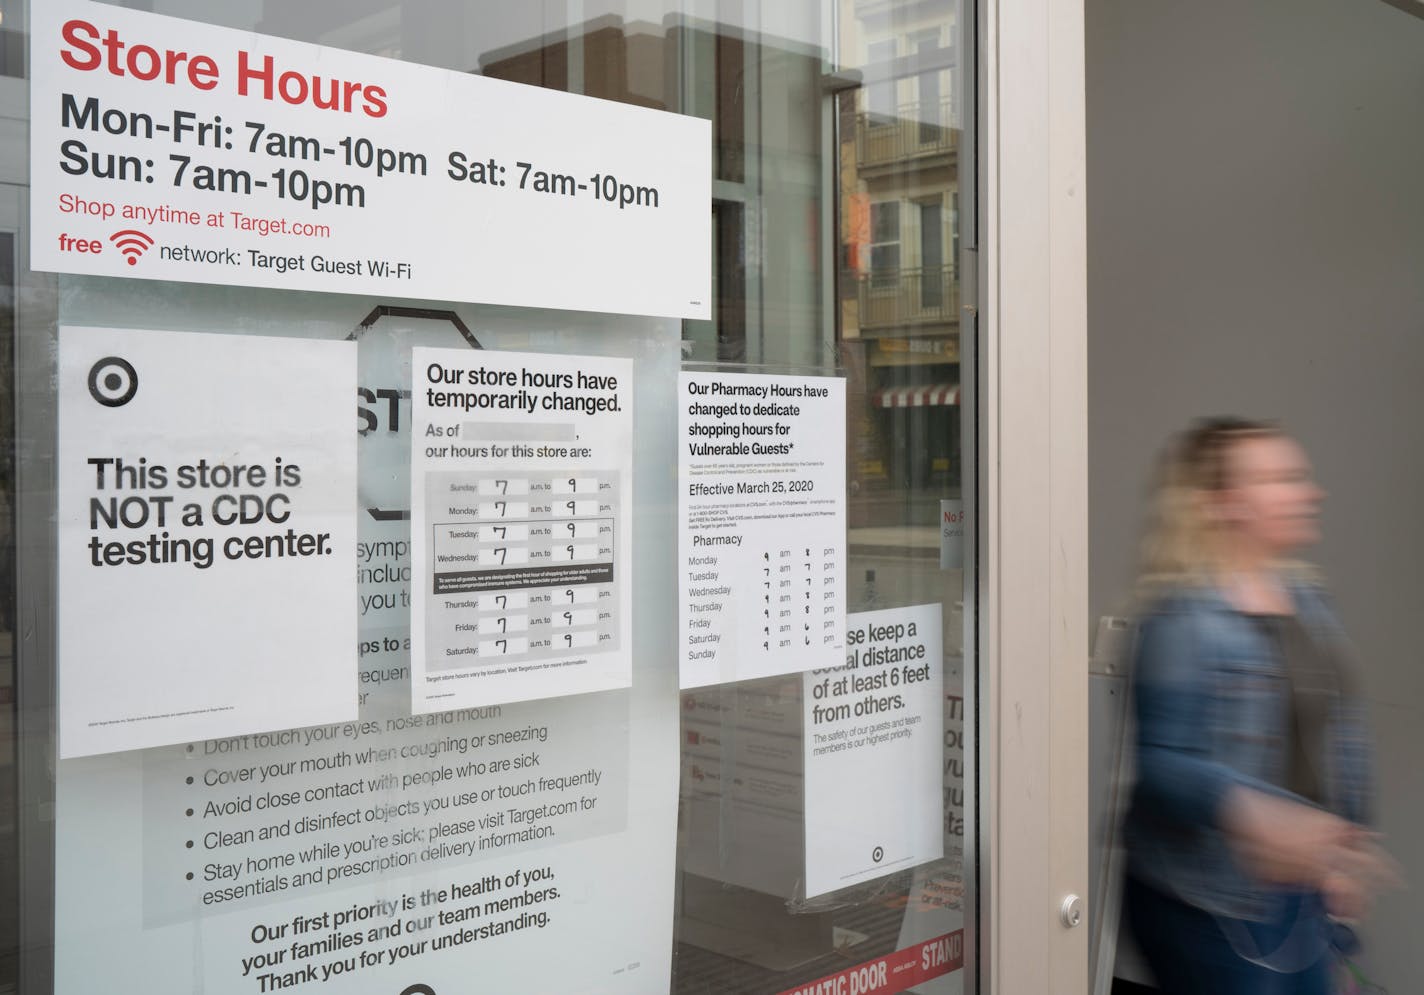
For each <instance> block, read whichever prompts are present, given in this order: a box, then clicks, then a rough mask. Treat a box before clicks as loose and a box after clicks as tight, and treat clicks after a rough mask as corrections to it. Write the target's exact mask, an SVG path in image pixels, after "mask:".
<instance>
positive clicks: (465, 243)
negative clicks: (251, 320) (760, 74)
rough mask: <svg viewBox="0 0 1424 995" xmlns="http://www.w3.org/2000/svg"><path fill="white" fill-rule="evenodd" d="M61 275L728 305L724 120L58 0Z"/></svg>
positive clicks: (36, 13)
mask: <svg viewBox="0 0 1424 995" xmlns="http://www.w3.org/2000/svg"><path fill="white" fill-rule="evenodd" d="M32 16H33V18H34V22H35V23H34V26H33V29H32V32H31V38H32V41H33V44H32V53H33V70H32V82H31V106H30V111H31V123H32V137H31V145H30V147H31V153H30V154H31V159H30V176H31V187H32V202H31V225H30V230H31V257H32V266H33V268H35V269H37V270H46V271H52V272H59V273H84V274H95V275H101V276H125V277H135V278H139V279H151V280H175V281H182V282H193V283H216V284H229V285H235V286H253V287H276V288H284V289H291V290H320V291H334V292H341V293H353V292H354V293H369V294H387V295H395V296H400V297H415V298H434V299H442V300H458V301H477V302H488V303H495V304H507V305H515V306H534V307H542V308H563V309H572V310H583V311H603V312H612V313H621V314H646V315H654V316H666V317H678V318H707V317H708V316H709V315H710V309H709V294H710V287H709V282H710V273H711V249H710V246H711V230H710V226H711V214H710V211H709V205H710V204H711V167H710V161H711V157H710V156H709V155H708V149H709V146H710V142H711V125H710V123H709V122H707V121H705V120H701V119H698V118H692V117H686V116H683V115H678V114H671V113H665V112H661V111H654V110H650V109H647V108H642V107H635V106H631V105H628V104H620V103H615V102H613V101H607V100H599V99H594V98H589V97H583V96H578V95H575V94H568V93H561V92H558V91H553V90H547V89H542V88H538V87H532V86H524V85H520V84H515V83H509V82H505V81H502V80H496V79H490V78H486V77H482V76H475V75H471V74H469V73H463V72H450V71H448V70H443V69H437V68H432V67H429V66H421V65H415V64H411V63H406V62H400V61H395V60H391V59H384V58H378V57H376V56H370V55H364V54H359V53H353V52H347V51H343V50H340V49H333V48H327V47H322V46H317V45H310V44H305V43H301V42H295V41H288V40H285V39H280V38H271V37H267V36H263V35H258V34H253V33H250V32H245V31H236V30H232V29H228V28H220V27H214V26H211V25H207V24H201V23H197V22H193V21H185V20H179V19H176V18H171V17H164V16H159V15H156V14H151V13H146V12H142V11H136V10H127V9H124V8H120V7H114V6H109V5H107V4H98V3H90V2H85V0H50V2H46V3H40V4H36V5H35V7H34V10H33V12H32Z"/></svg>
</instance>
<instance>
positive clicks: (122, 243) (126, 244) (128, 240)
mask: <svg viewBox="0 0 1424 995" xmlns="http://www.w3.org/2000/svg"><path fill="white" fill-rule="evenodd" d="M109 241H110V242H113V243H114V247H115V248H117V249H118V250H119V251H120V252H122V253H123V254H124V258H125V259H127V260H128V261H129V265H130V266H133V265H135V264H137V263H138V261H139V260H140V259H141V258H143V254H144V253H145V252H147V251H148V250H149V249H151V248H153V238H152V236H150V235H149V234H148V233H147V232H141V231H139V230H138V229H137V228H125V229H124V230H123V231H116V232H114V233H113V234H112V235H110V236H109Z"/></svg>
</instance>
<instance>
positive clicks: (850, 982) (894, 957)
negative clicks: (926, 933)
mask: <svg viewBox="0 0 1424 995" xmlns="http://www.w3.org/2000/svg"><path fill="white" fill-rule="evenodd" d="M963 966H964V930H962V929H956V930H955V931H954V932H953V933H945V934H944V935H943V936H937V937H935V938H934V939H932V940H925V941H924V942H923V943H916V944H915V945H914V946H910V947H906V948H905V949H904V950H896V951H895V952H894V953H893V954H886V955H885V956H884V957H877V958H876V959H875V960H868V961H866V962H865V963H864V964H857V965H856V966H855V967H848V968H846V969H845V970H843V971H837V972H836V973H835V974H828V975H826V976H825V977H824V978H817V979H816V980H815V981H808V982H806V983H805V984H802V985H797V986H796V987H795V988H788V989H786V990H785V991H782V992H778V993H777V995H896V993H898V992H903V991H905V990H906V989H908V988H911V987H913V986H915V985H918V984H921V983H923V982H926V981H932V980H933V979H935V978H938V977H942V976H943V975H946V974H948V973H950V972H951V971H957V970H959V969H960V968H961V967H963Z"/></svg>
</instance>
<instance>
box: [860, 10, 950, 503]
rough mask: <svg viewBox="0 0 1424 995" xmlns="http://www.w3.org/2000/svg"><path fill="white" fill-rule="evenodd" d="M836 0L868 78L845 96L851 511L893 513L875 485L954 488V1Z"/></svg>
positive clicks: (925, 490) (933, 490)
mask: <svg viewBox="0 0 1424 995" xmlns="http://www.w3.org/2000/svg"><path fill="white" fill-rule="evenodd" d="M891 7H892V5H891V4H889V3H885V2H883V0H843V4H842V16H843V17H846V18H854V19H855V20H857V21H859V22H860V25H861V31H859V32H855V33H853V34H852V36H853V37H856V38H858V39H860V48H859V49H858V50H857V51H850V52H843V53H842V62H843V63H844V64H847V65H853V66H863V67H864V70H863V84H862V85H861V86H860V87H858V88H856V89H854V90H849V91H847V92H845V93H843V94H842V95H841V97H840V149H839V157H840V167H841V174H840V194H841V203H842V204H843V210H842V214H841V219H840V247H841V259H840V264H841V269H840V294H839V314H838V323H839V334H840V339H841V346H842V352H843V354H844V356H845V362H846V365H847V367H848V368H849V369H850V370H851V374H852V389H853V390H855V389H856V388H859V391H857V393H860V394H861V397H862V398H863V401H860V400H858V401H854V402H852V408H851V424H850V426H849V431H850V436H851V451H852V463H851V466H850V467H849V470H850V477H851V481H852V489H853V491H854V493H855V495H856V496H857V497H858V498H860V499H863V501H862V502H860V504H861V507H859V508H858V509H856V510H854V511H853V513H852V514H853V518H855V519H857V520H858V521H859V522H860V523H862V524H877V523H880V521H881V519H882V518H883V517H885V515H887V514H889V515H891V517H890V518H889V519H887V520H886V523H887V524H888V523H889V521H892V520H899V515H898V514H894V513H890V511H889V509H888V508H881V509H879V510H877V508H876V502H875V495H876V494H877V493H880V492H885V491H891V490H893V491H896V492H901V493H903V492H907V491H908V492H909V493H910V494H912V495H917V496H923V497H925V498H934V497H939V496H946V495H949V494H952V493H957V490H958V486H959V481H960V470H961V468H960V466H959V442H958V439H959V421H958V403H959V281H958V276H957V272H956V261H957V258H958V249H959V238H958V232H959V216H958V212H959V209H958V189H959V185H958V165H959V163H958V146H959V134H960V131H959V112H960V108H959V107H958V106H957V104H956V100H957V96H956V93H955V86H954V75H955V69H956V68H957V61H958V60H957V58H956V51H957V37H956V36H957V31H958V23H957V21H956V19H955V17H954V14H953V8H952V7H951V6H949V5H937V4H936V5H930V4H926V5H923V6H920V7H916V8H912V10H915V11H918V12H919V16H917V17H916V16H913V15H911V16H909V17H908V18H907V16H906V13H907V12H906V11H905V10H904V9H900V8H897V9H896V14H895V17H893V18H892V17H891V16H890V11H891Z"/></svg>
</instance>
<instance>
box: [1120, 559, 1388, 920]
mask: <svg viewBox="0 0 1424 995" xmlns="http://www.w3.org/2000/svg"><path fill="white" fill-rule="evenodd" d="M1291 595H1292V598H1293V599H1294V602H1295V607H1296V613H1297V616H1298V618H1299V619H1300V621H1301V623H1302V625H1303V626H1304V627H1305V630H1306V632H1307V633H1309V635H1310V636H1311V638H1312V639H1315V640H1317V641H1318V643H1319V645H1320V646H1321V647H1322V649H1324V650H1325V651H1326V652H1330V653H1332V654H1335V655H1336V658H1337V659H1341V658H1342V656H1343V655H1345V654H1348V648H1347V647H1346V644H1345V639H1344V633H1343V631H1342V629H1341V627H1340V624H1339V622H1338V620H1337V619H1336V616H1335V613H1334V611H1333V610H1332V609H1331V607H1330V604H1329V602H1328V599H1327V598H1326V596H1325V593H1324V592H1323V591H1322V590H1321V589H1320V588H1318V587H1316V586H1313V585H1310V584H1306V583H1296V584H1293V585H1292V587H1291ZM1134 657H1135V658H1134V677H1133V679H1134V705H1135V712H1136V719H1137V723H1136V724H1137V733H1136V735H1137V780H1136V783H1135V785H1134V787H1133V793H1132V804H1131V808H1130V810H1129V812H1128V815H1127V821H1126V826H1125V839H1126V843H1127V848H1128V854H1129V867H1130V870H1131V873H1132V874H1133V875H1135V876H1136V877H1137V878H1138V879H1139V880H1141V881H1142V882H1144V883H1145V884H1148V885H1151V886H1153V887H1155V888H1156V889H1157V890H1159V891H1162V892H1165V893H1166V894H1169V895H1173V896H1175V897H1177V898H1178V899H1180V900H1181V901H1184V902H1186V903H1187V904H1189V905H1193V906H1195V907H1197V908H1200V909H1203V910H1205V911H1208V912H1211V913H1213V914H1216V915H1221V916H1227V917H1230V918H1236V919H1249V920H1257V921H1264V920H1267V919H1269V918H1271V917H1272V916H1273V915H1274V913H1275V909H1276V908H1277V905H1278V902H1279V901H1280V900H1281V895H1280V893H1279V892H1278V891H1277V890H1274V889H1272V888H1270V887H1269V886H1267V885H1265V884H1263V883H1262V882H1260V881H1259V880H1255V879H1253V878H1252V877H1251V876H1250V875H1249V874H1247V873H1246V872H1245V871H1243V870H1242V869H1241V868H1240V867H1239V866H1238V865H1237V863H1236V862H1235V860H1234V858H1233V854H1232V852H1231V849H1230V847H1229V845H1228V843H1227V840H1226V837H1225V835H1224V834H1223V833H1222V831H1221V829H1220V828H1219V825H1218V817H1219V814H1220V810H1221V803H1222V799H1223V797H1224V796H1225V795H1226V793H1227V791H1228V790H1230V789H1231V788H1232V787H1233V786H1235V785H1244V786H1247V787H1252V788H1256V789H1258V790H1261V791H1266V792H1270V793H1273V794H1277V795H1284V796H1288V797H1289V793H1288V792H1286V791H1285V789H1284V788H1282V787H1281V785H1282V784H1283V783H1284V780H1285V777H1286V768H1287V763H1288V759H1289V749H1290V740H1289V735H1290V723H1291V720H1292V708H1293V705H1292V697H1291V686H1290V680H1289V678H1288V676H1287V674H1286V671H1285V665H1284V662H1283V661H1282V660H1281V659H1280V658H1279V654H1278V653H1277V650H1276V648H1275V646H1274V644H1273V642H1272V641H1271V639H1270V638H1269V637H1268V636H1267V635H1266V634H1265V633H1264V632H1263V631H1262V630H1261V628H1260V627H1259V626H1257V625H1256V624H1255V623H1254V622H1252V621H1251V620H1250V619H1249V618H1247V617H1246V616H1245V615H1243V614H1241V613H1240V612H1238V611H1237V610H1236V609H1234V608H1233V607H1232V606H1231V605H1230V604H1228V603H1227V601H1226V600H1225V599H1224V598H1223V597H1222V595H1221V594H1220V593H1219V592H1217V591H1215V590H1213V589H1210V588H1197V589H1191V590H1182V591H1178V592H1175V593H1173V594H1170V595H1168V596H1166V597H1164V598H1162V599H1161V600H1159V601H1158V602H1157V604H1156V605H1155V606H1153V608H1152V609H1151V610H1150V611H1149V612H1148V613H1147V614H1146V615H1145V616H1144V617H1143V618H1142V620H1141V625H1140V631H1139V635H1138V639H1137V642H1136V649H1135V654H1134ZM1328 742H1329V754H1330V755H1329V756H1328V757H1325V758H1322V759H1323V761H1324V764H1325V769H1324V771H1323V772H1322V781H1323V784H1324V789H1325V794H1326V798H1325V799H1324V804H1325V807H1327V808H1329V809H1330V810H1331V811H1333V812H1335V813H1336V814H1338V815H1340V816H1343V817H1344V818H1346V819H1350V820H1353V821H1356V822H1365V821H1367V819H1368V816H1369V799H1370V794H1371V780H1370V777H1371V775H1370V750H1369V745H1368V741H1367V737H1366V730H1365V722H1364V715H1363V709H1362V705H1361V703H1360V702H1359V701H1358V700H1356V699H1353V698H1345V697H1341V698H1340V699H1338V700H1337V701H1336V702H1335V703H1334V705H1333V706H1332V709H1331V719H1330V731H1329V738H1328ZM1298 800H1300V799H1298ZM1302 801H1303V800H1302ZM1306 804H1309V803H1306Z"/></svg>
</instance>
